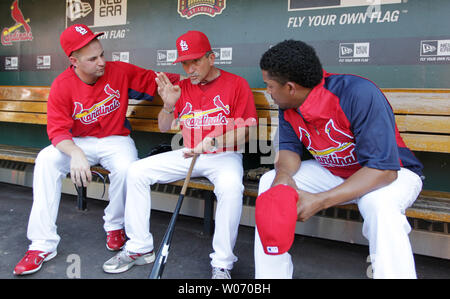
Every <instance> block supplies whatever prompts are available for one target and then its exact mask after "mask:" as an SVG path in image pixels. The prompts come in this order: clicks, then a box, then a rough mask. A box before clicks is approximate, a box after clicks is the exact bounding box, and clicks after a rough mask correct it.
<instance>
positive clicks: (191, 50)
mask: <svg viewBox="0 0 450 299" xmlns="http://www.w3.org/2000/svg"><path fill="white" fill-rule="evenodd" d="M177 51H178V58H177V60H175V61H174V63H177V62H181V61H185V60H191V59H198V58H200V57H202V56H203V55H205V54H206V52H209V51H211V45H210V43H209V40H208V37H206V35H205V34H204V33H203V32H200V31H188V32H186V33H185V34H183V35H182V36H180V37H179V38H178V39H177Z"/></svg>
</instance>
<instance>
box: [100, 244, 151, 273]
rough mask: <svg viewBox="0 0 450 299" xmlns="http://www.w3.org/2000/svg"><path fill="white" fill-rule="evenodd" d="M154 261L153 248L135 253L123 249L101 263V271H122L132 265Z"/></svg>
mask: <svg viewBox="0 0 450 299" xmlns="http://www.w3.org/2000/svg"><path fill="white" fill-rule="evenodd" d="M154 261H155V253H154V252H153V250H152V251H150V252H147V253H135V252H130V251H127V250H125V249H123V250H122V251H120V252H119V253H118V254H116V255H115V256H113V257H112V258H110V259H109V260H107V261H106V262H105V263H104V264H103V271H105V272H106V273H122V272H125V271H127V270H128V269H130V268H131V267H133V266H134V265H145V264H150V263H153V262H154Z"/></svg>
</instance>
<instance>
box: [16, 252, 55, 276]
mask: <svg viewBox="0 0 450 299" xmlns="http://www.w3.org/2000/svg"><path fill="white" fill-rule="evenodd" d="M55 256H56V251H53V252H44V251H39V250H28V251H27V252H26V253H25V256H24V257H23V258H22V259H21V260H20V262H19V263H17V265H16V267H15V268H14V272H13V273H14V275H25V274H32V273H35V272H37V271H39V269H41V267H42V264H43V263H44V262H46V261H49V260H51V259H52V258H54V257H55Z"/></svg>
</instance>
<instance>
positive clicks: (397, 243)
mask: <svg viewBox="0 0 450 299" xmlns="http://www.w3.org/2000/svg"><path fill="white" fill-rule="evenodd" d="M274 178H275V171H274V170H272V171H270V172H268V173H266V174H265V175H264V176H263V177H262V178H261V180H260V185H259V191H258V192H259V194H261V193H262V192H264V191H266V190H268V189H269V188H270V186H271V184H272V182H273V180H274ZM294 180H295V182H296V184H297V186H298V188H299V189H302V190H304V191H307V192H311V193H318V192H323V191H326V190H329V189H331V188H334V187H336V186H338V185H339V184H341V183H342V182H343V181H344V179H342V178H340V177H338V176H335V175H333V174H332V173H331V172H329V171H328V170H327V169H326V168H324V167H322V166H321V165H320V164H319V163H318V162H317V161H315V160H307V161H303V162H302V165H301V167H300V170H299V171H298V172H297V173H296V174H295V175H294ZM421 189H422V181H421V179H420V177H419V176H418V175H417V174H415V173H414V172H412V171H410V170H408V169H406V168H401V169H400V171H398V177H397V179H396V180H395V181H394V182H392V183H391V184H389V185H387V186H385V187H383V188H380V189H377V190H375V191H372V192H369V193H367V194H366V195H364V196H362V197H360V198H359V199H356V200H354V201H351V202H353V203H357V205H358V208H359V211H360V213H361V215H362V217H363V218H364V223H363V228H362V233H363V235H364V237H365V238H366V239H368V240H369V253H370V257H371V261H372V270H373V278H416V270H415V265H414V256H413V253H412V250H411V244H410V242H409V238H408V234H409V232H410V231H411V227H410V225H409V223H408V220H407V219H406V216H405V210H406V209H407V208H408V207H409V206H411V205H412V204H413V202H414V201H415V200H416V198H417V196H418V195H419V193H420V190H421ZM292 274H293V264H292V259H291V255H290V254H289V253H284V254H281V255H266V254H265V253H264V250H263V248H262V245H261V241H260V239H259V235H258V232H257V230H255V277H256V278H292Z"/></svg>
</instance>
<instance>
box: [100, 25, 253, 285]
mask: <svg viewBox="0 0 450 299" xmlns="http://www.w3.org/2000/svg"><path fill="white" fill-rule="evenodd" d="M177 50H178V59H177V60H176V61H175V63H177V62H181V64H182V66H183V69H184V71H185V72H186V74H187V75H188V77H189V79H185V80H182V81H180V83H179V85H173V84H172V83H171V82H170V80H169V79H168V77H167V76H166V75H165V74H163V73H160V74H158V78H157V83H158V92H159V94H160V95H161V98H162V99H163V101H164V107H163V109H162V110H161V112H160V113H159V115H158V124H159V128H160V130H161V131H163V132H165V131H168V130H169V129H170V128H171V126H172V124H173V122H174V121H175V120H179V123H180V125H181V127H182V135H183V142H184V146H185V148H183V149H179V150H173V151H170V152H166V153H162V154H159V155H155V156H151V157H148V158H146V159H142V160H140V161H136V162H134V163H133V164H132V165H131V166H130V169H129V171H128V177H127V204H126V207H125V229H126V231H127V235H128V237H129V238H130V240H128V241H127V243H126V245H125V248H124V249H123V250H122V252H120V253H119V254H117V255H116V256H115V257H113V258H112V259H110V260H108V261H107V262H106V263H105V264H104V265H103V269H104V270H105V271H106V272H108V273H120V272H124V271H126V270H128V269H129V268H131V267H132V266H133V265H135V264H138V265H140V264H143V263H142V261H143V260H145V263H150V262H153V260H154V259H155V256H154V254H153V247H154V246H153V237H152V234H151V233H150V227H149V218H150V207H151V196H150V185H153V184H155V183H168V182H172V181H176V180H180V179H183V178H185V177H186V173H187V171H188V168H189V165H190V163H191V159H192V156H193V155H194V154H195V153H198V154H201V155H200V156H199V157H198V159H197V161H196V164H195V166H194V170H193V172H192V177H198V176H204V177H207V178H208V179H209V180H210V181H211V182H212V183H213V184H214V193H215V195H216V198H217V209H216V216H215V231H214V238H213V249H214V252H213V253H211V255H210V257H211V266H212V273H213V274H212V277H213V278H230V270H231V269H232V268H233V264H234V262H236V260H237V257H236V256H235V255H234V254H233V249H234V245H235V242H236V237H237V233H238V227H239V222H240V218H241V210H242V194H243V191H244V186H243V184H242V177H243V168H242V154H241V153H240V152H238V147H239V146H241V145H244V144H245V142H246V140H247V139H248V131H249V127H250V126H254V125H256V108H255V103H254V100H253V93H252V91H251V89H250V87H249V85H248V83H247V81H246V80H245V79H243V78H242V77H239V76H237V75H234V74H231V73H228V72H226V71H224V70H221V69H218V68H216V67H215V66H214V59H215V55H214V53H213V52H212V51H211V45H210V43H209V40H208V38H207V37H206V35H205V34H203V33H202V32H199V31H189V32H187V33H185V34H183V35H182V36H180V37H179V38H178V39H177Z"/></svg>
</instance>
